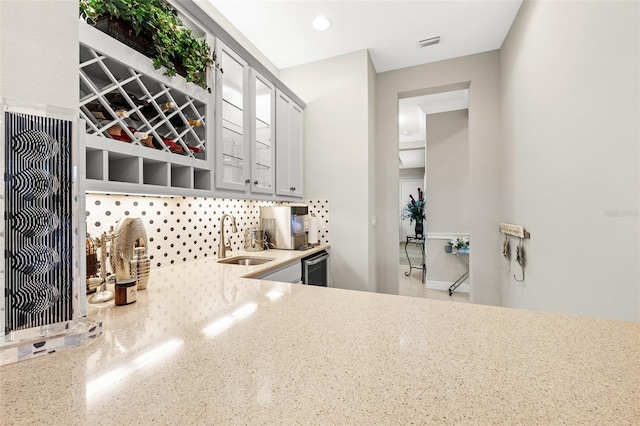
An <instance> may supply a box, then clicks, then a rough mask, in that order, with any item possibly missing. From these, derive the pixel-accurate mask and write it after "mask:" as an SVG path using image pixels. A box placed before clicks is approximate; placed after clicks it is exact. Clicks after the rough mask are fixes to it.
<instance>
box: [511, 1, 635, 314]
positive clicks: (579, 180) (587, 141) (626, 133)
mask: <svg viewBox="0 0 640 426" xmlns="http://www.w3.org/2000/svg"><path fill="white" fill-rule="evenodd" d="M639 8H640V3H638V2H637V1H629V2H534V1H525V2H524V4H523V6H522V8H521V10H520V13H519V14H518V16H517V18H516V21H515V22H514V24H513V26H512V28H511V31H510V33H509V35H508V36H507V39H506V41H505V43H504V45H503V48H502V51H501V76H502V82H501V83H502V84H501V91H502V123H501V125H502V131H503V139H504V141H505V150H504V155H503V159H502V161H501V162H500V166H501V167H502V168H503V169H504V170H505V173H504V181H505V184H506V190H505V197H504V199H505V213H504V216H503V217H504V220H505V221H508V222H512V223H518V224H521V225H524V226H525V227H526V228H527V229H528V230H529V231H530V232H531V240H530V241H527V242H526V246H525V247H526V250H527V251H526V254H527V259H528V263H527V268H526V281H525V282H524V283H517V282H515V281H514V280H513V277H512V276H513V274H514V273H516V274H517V275H518V276H520V271H519V268H516V267H515V266H514V265H513V263H511V270H510V271H509V272H508V273H504V274H503V275H502V304H503V305H505V306H511V307H518V308H527V309H536V310H545V311H555V312H563V313H570V314H578V315H586V316H595V317H607V318H616V319H625V320H632V321H638V320H640V274H639V266H638V263H639V255H640V252H639V239H638V236H639V235H640V233H639V231H640V229H639V212H638V209H639V207H640V206H639V196H638V194H639V190H640V187H639V182H638V178H639V176H640V173H639V158H638V155H639V149H638V145H639V143H638V141H639V140H640V132H639V128H638V122H639V118H638V117H640V111H639V110H638V106H639V104H640V100H639V95H638V93H639V79H640V78H639V76H640V69H639V64H640V58H639V52H640V46H639V39H640V35H639V30H638V29H639V28H640V22H639V17H640V10H639ZM512 243H515V241H512ZM503 268H504V270H505V271H506V270H507V265H506V264H503Z"/></svg>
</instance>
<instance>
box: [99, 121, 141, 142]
mask: <svg viewBox="0 0 640 426" xmlns="http://www.w3.org/2000/svg"><path fill="white" fill-rule="evenodd" d="M127 128H128V129H129V131H130V132H131V133H132V134H133V136H134V137H135V138H136V139H140V140H141V141H143V143H144V141H146V140H147V139H150V137H149V134H148V133H145V132H139V131H138V130H136V129H135V128H133V127H127ZM107 133H109V136H111V138H112V139H116V140H119V141H123V142H131V137H130V136H129V135H128V134H127V132H125V131H124V129H123V128H122V127H121V126H120V125H117V124H116V125H115V126H111V127H109V128H108V129H107Z"/></svg>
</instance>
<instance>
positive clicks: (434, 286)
mask: <svg viewBox="0 0 640 426" xmlns="http://www.w3.org/2000/svg"><path fill="white" fill-rule="evenodd" d="M424 286H425V287H426V288H428V289H430V290H443V291H448V290H449V287H450V286H451V283H450V282H447V281H430V280H427V282H426V283H425V285H424ZM469 290H470V286H469V283H462V284H460V287H458V288H457V289H456V292H459V293H469Z"/></svg>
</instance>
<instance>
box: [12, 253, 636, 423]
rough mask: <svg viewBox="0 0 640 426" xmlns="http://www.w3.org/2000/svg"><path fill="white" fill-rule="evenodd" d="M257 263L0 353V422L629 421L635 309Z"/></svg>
mask: <svg viewBox="0 0 640 426" xmlns="http://www.w3.org/2000/svg"><path fill="white" fill-rule="evenodd" d="M249 254H250V255H252V256H266V257H276V258H277V259H278V260H277V261H278V262H281V261H282V262H284V261H287V260H295V258H296V256H297V257H300V256H303V255H307V254H309V252H304V253H300V252H287V251H270V252H258V253H249ZM234 255H237V253H234ZM265 268H267V266H265V265H261V266H255V267H245V266H236V265H220V264H217V263H216V262H215V260H202V261H196V262H191V263H186V264H182V265H177V266H172V267H168V268H162V269H159V270H155V271H153V275H152V279H151V281H150V283H149V286H148V288H147V290H144V291H141V292H139V293H138V301H137V302H136V303H134V304H132V305H128V306H114V305H113V302H108V303H106V304H104V305H105V306H101V307H96V306H91V307H90V309H89V317H90V318H91V319H95V320H102V321H103V322H104V332H103V335H102V336H100V337H99V338H98V339H97V340H96V341H95V342H93V343H92V344H90V345H89V346H86V347H83V348H77V349H71V350H67V351H63V352H59V353H55V354H51V355H47V356H44V357H41V358H36V359H32V360H26V361H21V362H18V363H15V364H9V365H5V366H2V367H0V410H1V412H2V414H1V415H0V416H1V417H0V423H1V424H2V425H13V424H19V425H23V424H25V425H27V424H55V425H94V424H118V425H147V424H176V425H192V424H211V425H217V424H229V423H231V424H272V423H280V424H304V425H307V424H366V425H372V424H409V423H417V424H473V425H475V424H483V425H484V424H509V425H513V424H554V425H555V424H574V425H585V424H592V425H610V424H615V425H623V424H635V425H637V424H640V323H631V322H621V321H610V320H598V319H589V318H579V317H574V316H568V315H557V314H548V313H540V312H531V311H523V310H514V309H506V308H497V307H489V306H479V305H467V304H457V303H451V302H441V301H433V300H426V299H418V298H411V297H400V296H392V295H385V294H376V293H366V292H357V291H348V290H340V289H333V288H322V287H314V286H303V285H294V284H285V283H276V282H269V281H259V280H254V279H247V278H241V277H242V276H246V275H248V274H257V273H259V272H260V271H263V270H265Z"/></svg>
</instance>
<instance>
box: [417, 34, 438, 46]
mask: <svg viewBox="0 0 640 426" xmlns="http://www.w3.org/2000/svg"><path fill="white" fill-rule="evenodd" d="M438 43H440V36H435V37H429V38H425V39H424V40H420V41H419V42H418V47H427V46H433V45H434V44H438Z"/></svg>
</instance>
